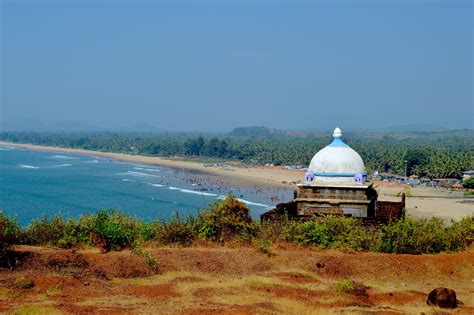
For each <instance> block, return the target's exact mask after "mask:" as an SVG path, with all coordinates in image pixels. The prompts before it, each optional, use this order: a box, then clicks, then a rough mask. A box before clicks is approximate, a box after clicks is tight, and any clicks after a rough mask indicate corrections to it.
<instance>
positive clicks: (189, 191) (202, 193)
mask: <svg viewBox="0 0 474 315" xmlns="http://www.w3.org/2000/svg"><path fill="white" fill-rule="evenodd" d="M179 190H180V191H181V192H184V193H187V194H195V195H201V196H213V197H215V196H217V195H216V194H212V193H207V192H202V191H196V190H189V189H179Z"/></svg>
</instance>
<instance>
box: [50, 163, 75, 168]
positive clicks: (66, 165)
mask: <svg viewBox="0 0 474 315" xmlns="http://www.w3.org/2000/svg"><path fill="white" fill-rule="evenodd" d="M71 165H72V164H59V165H51V166H50V168H56V167H68V166H71Z"/></svg>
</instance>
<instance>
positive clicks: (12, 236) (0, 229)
mask: <svg viewBox="0 0 474 315" xmlns="http://www.w3.org/2000/svg"><path fill="white" fill-rule="evenodd" d="M19 233H20V227H19V226H18V224H17V223H16V220H15V219H13V220H12V219H10V217H8V216H6V215H4V214H3V213H2V212H0V265H3V261H4V259H6V258H8V257H7V255H8V253H9V251H10V250H11V246H12V245H13V244H15V243H16V242H17V241H18V235H19Z"/></svg>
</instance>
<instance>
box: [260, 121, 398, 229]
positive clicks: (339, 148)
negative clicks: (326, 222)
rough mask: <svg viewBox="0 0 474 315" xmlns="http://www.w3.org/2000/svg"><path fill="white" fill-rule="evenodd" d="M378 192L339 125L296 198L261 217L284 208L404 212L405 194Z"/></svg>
mask: <svg viewBox="0 0 474 315" xmlns="http://www.w3.org/2000/svg"><path fill="white" fill-rule="evenodd" d="M377 196H378V194H377V191H376V190H375V188H374V187H373V183H372V182H370V181H369V179H368V177H367V172H366V170H365V165H364V161H363V160H362V158H361V157H360V155H359V154H358V153H357V152H356V151H355V150H354V149H352V148H351V147H350V146H349V145H347V144H346V143H345V142H344V141H343V139H342V131H341V129H339V128H336V129H335V130H334V133H333V140H332V142H331V143H330V144H329V145H327V146H326V147H324V148H323V149H322V150H320V151H319V152H317V153H316V154H315V155H314V157H313V158H312V160H311V163H310V165H309V167H308V172H307V173H306V174H305V181H304V184H298V185H297V187H296V190H295V199H294V200H292V201H290V202H289V203H286V204H280V205H278V206H277V207H276V208H275V209H273V210H270V211H269V212H267V213H264V214H263V215H262V219H271V218H272V217H274V216H275V215H278V214H283V213H284V212H286V213H287V214H288V215H289V216H290V217H298V218H311V217H313V216H314V215H326V214H334V215H344V216H352V217H359V218H365V219H373V220H377V221H386V220H391V219H398V218H400V217H401V216H402V214H403V208H404V207H405V198H404V196H402V201H401V202H388V201H378V200H377Z"/></svg>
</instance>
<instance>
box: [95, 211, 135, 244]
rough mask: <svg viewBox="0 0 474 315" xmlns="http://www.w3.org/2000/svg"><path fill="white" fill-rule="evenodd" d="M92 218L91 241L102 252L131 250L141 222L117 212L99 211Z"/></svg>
mask: <svg viewBox="0 0 474 315" xmlns="http://www.w3.org/2000/svg"><path fill="white" fill-rule="evenodd" d="M91 217H92V222H87V223H89V224H90V223H92V227H91V232H90V239H91V241H92V244H93V245H95V246H97V247H99V248H100V250H101V251H102V252H108V251H110V250H122V249H124V248H131V247H132V245H133V244H134V243H135V241H136V240H137V238H138V235H139V226H140V222H139V221H138V220H136V219H133V218H131V217H130V216H128V215H125V214H123V213H121V212H119V211H117V210H108V211H105V210H99V211H98V212H97V214H95V215H92V216H91ZM87 219H88V218H87ZM87 221H88V220H87ZM89 228H90V227H89Z"/></svg>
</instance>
